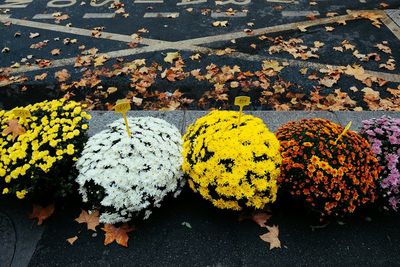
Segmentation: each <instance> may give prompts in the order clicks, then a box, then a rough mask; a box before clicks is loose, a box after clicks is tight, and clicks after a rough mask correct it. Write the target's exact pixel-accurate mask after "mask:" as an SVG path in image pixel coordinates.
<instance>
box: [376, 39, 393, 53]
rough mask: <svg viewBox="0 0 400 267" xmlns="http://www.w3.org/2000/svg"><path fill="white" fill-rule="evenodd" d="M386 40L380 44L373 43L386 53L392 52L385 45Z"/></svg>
mask: <svg viewBox="0 0 400 267" xmlns="http://www.w3.org/2000/svg"><path fill="white" fill-rule="evenodd" d="M387 44H388V42H387V41H383V42H382V43H381V44H377V45H375V47H377V48H378V49H379V50H380V51H382V52H384V53H386V54H392V49H390V47H389V46H387Z"/></svg>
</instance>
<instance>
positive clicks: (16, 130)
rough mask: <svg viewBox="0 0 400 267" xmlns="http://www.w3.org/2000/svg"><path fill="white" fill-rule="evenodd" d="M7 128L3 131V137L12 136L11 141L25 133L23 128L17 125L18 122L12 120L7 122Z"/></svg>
mask: <svg viewBox="0 0 400 267" xmlns="http://www.w3.org/2000/svg"><path fill="white" fill-rule="evenodd" d="M7 124H8V127H7V128H5V129H4V130H3V135H9V134H10V133H11V134H12V140H13V141H14V140H15V138H17V137H18V136H20V135H22V134H24V133H25V129H24V127H22V125H21V124H19V120H17V119H13V120H9V121H7Z"/></svg>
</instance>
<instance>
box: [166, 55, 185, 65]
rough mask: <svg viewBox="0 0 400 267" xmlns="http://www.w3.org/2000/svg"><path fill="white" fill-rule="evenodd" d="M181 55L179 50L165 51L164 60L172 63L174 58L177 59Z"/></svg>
mask: <svg viewBox="0 0 400 267" xmlns="http://www.w3.org/2000/svg"><path fill="white" fill-rule="evenodd" d="M180 56H181V55H180V54H179V52H169V53H167V56H166V57H164V61H165V62H167V63H171V64H172V63H174V60H177V59H178V58H179V57H180Z"/></svg>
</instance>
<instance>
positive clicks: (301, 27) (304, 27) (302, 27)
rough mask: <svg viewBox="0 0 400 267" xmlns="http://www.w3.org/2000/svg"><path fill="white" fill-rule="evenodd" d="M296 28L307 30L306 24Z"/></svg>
mask: <svg viewBox="0 0 400 267" xmlns="http://www.w3.org/2000/svg"><path fill="white" fill-rule="evenodd" d="M297 28H298V29H299V30H300V31H301V32H306V31H307V26H297Z"/></svg>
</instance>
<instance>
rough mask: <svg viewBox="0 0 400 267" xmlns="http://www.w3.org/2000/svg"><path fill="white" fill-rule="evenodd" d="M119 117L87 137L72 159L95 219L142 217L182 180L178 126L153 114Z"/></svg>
mask: <svg viewBox="0 0 400 267" xmlns="http://www.w3.org/2000/svg"><path fill="white" fill-rule="evenodd" d="M128 122H129V127H130V129H131V132H132V135H131V137H128V134H127V132H126V128H125V124H124V121H123V120H122V119H120V120H117V121H115V122H113V123H112V124H109V125H108V127H107V129H106V130H104V131H102V132H100V133H98V134H96V135H94V136H92V137H91V138H90V139H89V141H88V142H87V144H86V146H85V148H84V150H83V152H82V156H81V158H80V159H79V160H78V162H77V169H78V170H79V172H80V173H79V176H78V177H77V180H76V181H77V182H78V184H79V187H80V188H79V192H80V194H81V195H82V198H83V200H84V201H85V202H88V203H89V204H91V205H93V207H95V208H99V209H100V213H101V215H100V221H101V222H103V223H112V224H114V223H117V222H126V221H129V220H130V219H131V218H132V217H136V216H143V218H144V219H147V218H148V217H149V216H150V214H151V209H152V208H153V207H159V206H160V204H161V201H162V200H163V199H164V197H165V196H167V195H168V194H171V195H173V196H174V197H176V196H177V195H178V194H179V193H180V190H181V187H182V186H183V185H184V180H183V177H182V172H181V164H182V139H181V135H180V133H179V131H178V129H177V128H176V127H175V126H173V125H171V124H169V123H168V122H166V121H164V120H162V119H157V118H153V117H139V118H128Z"/></svg>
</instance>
